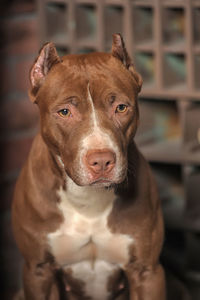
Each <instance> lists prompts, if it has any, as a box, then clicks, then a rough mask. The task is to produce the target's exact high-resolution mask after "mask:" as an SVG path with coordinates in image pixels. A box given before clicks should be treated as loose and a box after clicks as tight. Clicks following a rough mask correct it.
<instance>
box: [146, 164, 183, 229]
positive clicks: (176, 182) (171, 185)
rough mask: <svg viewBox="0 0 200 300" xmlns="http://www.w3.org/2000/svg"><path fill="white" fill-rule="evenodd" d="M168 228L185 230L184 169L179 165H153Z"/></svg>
mask: <svg viewBox="0 0 200 300" xmlns="http://www.w3.org/2000/svg"><path fill="white" fill-rule="evenodd" d="M151 167H152V170H153V174H154V177H155V179H156V183H157V186H158V192H159V197H160V200H161V205H162V209H163V214H164V220H165V224H166V226H167V227H168V228H174V229H175V228H176V229H181V228H183V226H184V225H183V217H184V212H185V197H184V188H183V179H182V167H181V165H179V164H165V163H151Z"/></svg>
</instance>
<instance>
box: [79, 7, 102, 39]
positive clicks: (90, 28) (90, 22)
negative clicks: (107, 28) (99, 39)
mask: <svg viewBox="0 0 200 300" xmlns="http://www.w3.org/2000/svg"><path fill="white" fill-rule="evenodd" d="M75 20H76V38H77V42H81V43H85V44H86V43H87V42H88V41H96V36H97V14H96V6H95V5H90V4H87V5H81V4H80V5H77V6H76V11H75Z"/></svg>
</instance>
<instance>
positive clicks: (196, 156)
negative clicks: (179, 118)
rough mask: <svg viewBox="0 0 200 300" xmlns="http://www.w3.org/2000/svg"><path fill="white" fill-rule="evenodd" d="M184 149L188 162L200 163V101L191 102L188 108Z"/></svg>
mask: <svg viewBox="0 0 200 300" xmlns="http://www.w3.org/2000/svg"><path fill="white" fill-rule="evenodd" d="M184 149H185V156H186V160H187V162H193V163H199V164H200V102H191V103H190V104H189V105H188V107H187V108H186V111H185V122H184Z"/></svg>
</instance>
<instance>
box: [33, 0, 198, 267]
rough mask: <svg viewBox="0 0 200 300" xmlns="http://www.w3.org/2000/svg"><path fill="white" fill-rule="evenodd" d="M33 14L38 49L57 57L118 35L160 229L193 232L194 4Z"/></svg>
mask: <svg viewBox="0 0 200 300" xmlns="http://www.w3.org/2000/svg"><path fill="white" fill-rule="evenodd" d="M38 8H39V22H40V28H41V30H40V40H41V44H42V43H43V42H46V41H48V40H51V41H53V42H54V43H55V44H56V46H57V48H58V51H59V52H60V53H61V54H63V53H65V54H66V53H81V52H90V51H109V50H110V48H111V39H112V33H115V32H120V33H121V34H122V35H123V37H124V39H125V42H126V46H127V50H128V52H129V53H130V54H131V55H132V58H133V60H134V63H135V66H136V69H137V70H138V71H139V72H140V73H141V74H142V76H143V80H144V85H143V89H142V92H141V95H140V99H139V103H140V116H141V122H140V124H141V125H140V128H139V131H138V133H137V136H136V141H137V143H138V145H139V147H140V149H141V151H142V152H143V153H144V155H145V156H146V158H147V159H148V160H149V162H150V163H151V164H152V168H153V170H154V171H155V174H156V178H157V181H158V185H159V188H160V191H161V199H162V200H163V208H164V213H165V211H166V224H167V226H169V227H170V228H171V227H172V228H173V227H174V228H176V229H178V230H188V231H190V234H191V235H193V232H194V231H195V232H200V204H199V203H200V1H199V0H176V1H175V0H151V1H150V0H123V1H122V0H87V1H84V0H74V1H73V0H63V1H61V0H44V1H39V0H38ZM170 205H171V206H170ZM170 209H171V210H170ZM173 209H174V211H173ZM170 214H172V215H173V217H174V219H173V218H170V217H169V216H170ZM172 219H173V220H172ZM190 238H191V237H190ZM190 238H189V239H190ZM195 241H196V239H195ZM198 243H199V244H200V240H199V241H198ZM199 268H200V266H199Z"/></svg>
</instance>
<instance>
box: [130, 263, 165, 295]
mask: <svg viewBox="0 0 200 300" xmlns="http://www.w3.org/2000/svg"><path fill="white" fill-rule="evenodd" d="M126 274H127V277H128V282H129V292H130V300H166V291H165V275H164V271H163V268H162V266H161V265H160V264H158V265H157V266H155V267H153V268H152V267H151V268H149V269H148V270H146V271H144V272H141V273H140V272H137V271H136V270H131V268H130V269H128V270H127V272H126Z"/></svg>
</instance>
